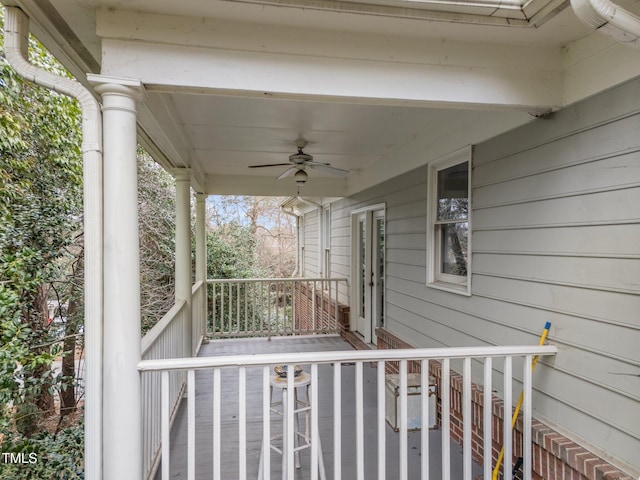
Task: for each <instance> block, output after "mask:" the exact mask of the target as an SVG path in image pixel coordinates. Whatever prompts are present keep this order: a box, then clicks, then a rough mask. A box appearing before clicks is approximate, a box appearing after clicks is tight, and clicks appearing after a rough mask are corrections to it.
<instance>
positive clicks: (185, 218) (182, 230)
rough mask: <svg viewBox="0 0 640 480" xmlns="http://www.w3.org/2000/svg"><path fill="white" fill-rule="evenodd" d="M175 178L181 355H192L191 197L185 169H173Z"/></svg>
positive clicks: (188, 178)
mask: <svg viewBox="0 0 640 480" xmlns="http://www.w3.org/2000/svg"><path fill="white" fill-rule="evenodd" d="M173 176H174V178H175V179H176V278H175V282H176V302H179V301H181V300H184V301H185V302H186V304H187V305H186V312H185V314H186V318H187V319H188V320H189V321H185V322H184V338H183V356H185V357H190V356H192V355H193V345H192V341H191V340H192V325H191V321H190V320H191V197H190V188H191V185H190V174H189V171H188V170H186V169H176V170H174V171H173Z"/></svg>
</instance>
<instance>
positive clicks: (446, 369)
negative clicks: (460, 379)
mask: <svg viewBox="0 0 640 480" xmlns="http://www.w3.org/2000/svg"><path fill="white" fill-rule="evenodd" d="M441 382H442V392H440V395H441V397H442V479H443V480H449V479H450V478H451V446H450V444H449V437H450V436H451V424H450V421H451V411H450V405H451V377H450V359H449V358H444V359H443V360H442V379H441Z"/></svg>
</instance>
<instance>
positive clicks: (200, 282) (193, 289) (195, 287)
mask: <svg viewBox="0 0 640 480" xmlns="http://www.w3.org/2000/svg"><path fill="white" fill-rule="evenodd" d="M204 283H205V282H204V280H198V281H197V282H196V283H194V284H193V285H192V287H191V294H192V295H193V294H194V293H196V292H197V291H198V289H199V288H200V287H202V285H204Z"/></svg>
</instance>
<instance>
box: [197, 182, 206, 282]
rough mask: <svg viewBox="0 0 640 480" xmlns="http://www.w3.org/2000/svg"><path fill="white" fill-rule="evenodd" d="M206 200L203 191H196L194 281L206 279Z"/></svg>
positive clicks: (204, 280)
mask: <svg viewBox="0 0 640 480" xmlns="http://www.w3.org/2000/svg"><path fill="white" fill-rule="evenodd" d="M206 200H207V196H206V195H205V194H204V193H196V282H199V281H203V282H206V281H207V231H206V216H207V214H206V207H205V203H206Z"/></svg>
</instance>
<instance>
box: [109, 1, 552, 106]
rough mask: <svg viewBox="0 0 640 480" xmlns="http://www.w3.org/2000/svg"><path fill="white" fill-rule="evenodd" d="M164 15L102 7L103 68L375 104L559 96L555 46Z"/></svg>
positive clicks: (197, 87)
mask: <svg viewBox="0 0 640 480" xmlns="http://www.w3.org/2000/svg"><path fill="white" fill-rule="evenodd" d="M168 20H169V19H168V18H165V17H162V16H157V15H148V14H136V13H133V12H100V13H99V15H98V32H99V34H100V35H101V36H103V65H102V69H103V73H104V74H109V75H118V76H135V77H136V78H140V77H141V80H142V81H143V82H144V83H145V85H146V86H147V87H148V88H150V89H154V90H162V89H166V90H167V91H171V89H174V90H178V89H181V88H186V89H188V90H191V91H203V92H216V91H217V92H220V93H225V94H229V93H237V94H243V95H247V94H248V95H271V96H280V97H283V98H315V97H323V98H326V99H331V100H345V101H350V102H352V101H362V102H368V103H379V104H398V105H407V104H409V105H412V104H415V105H422V106H424V105H433V106H439V107H446V106H456V107H460V106H469V107H474V108H477V107H487V108H499V109H502V108H508V109H519V110H531V111H541V110H548V109H553V108H555V107H557V106H560V104H561V101H562V54H561V50H560V48H555V47H537V48H536V47H526V46H522V45H518V46H515V45H497V44H478V43H477V42H476V43H465V42H445V41H438V40H428V39H417V38H403V37H397V36H393V37H389V36H385V35H380V36H378V37H377V38H376V36H375V35H367V34H359V33H355V32H341V33H337V34H335V36H336V37H339V38H337V39H333V40H332V39H331V38H332V36H333V35H332V33H334V32H327V31H314V30H313V29H305V30H301V31H296V30H295V28H288V27H287V28H275V27H273V26H259V27H256V25H249V24H241V23H236V24H234V25H233V26H232V27H229V26H225V23H224V22H217V23H216V22H214V21H208V22H209V24H207V21H206V20H205V21H202V19H195V20H198V21H199V22H200V24H202V23H205V24H206V25H205V28H203V27H201V26H199V25H200V24H198V25H194V24H193V22H194V19H190V18H180V17H174V18H171V19H170V20H171V26H172V28H171V29H168V28H167V23H166V21H168ZM132 23H133V24H134V25H135V28H131V27H132ZM194 29H195V30H194ZM187 33H188V35H187ZM185 39H188V41H189V45H184V43H185V41H186V40H185Z"/></svg>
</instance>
